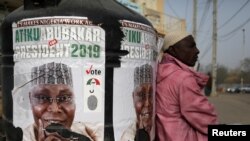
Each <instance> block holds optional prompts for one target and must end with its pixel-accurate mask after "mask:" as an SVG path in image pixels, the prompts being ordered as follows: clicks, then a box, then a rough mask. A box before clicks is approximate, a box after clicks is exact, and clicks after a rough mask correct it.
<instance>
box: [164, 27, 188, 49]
mask: <svg viewBox="0 0 250 141" xmlns="http://www.w3.org/2000/svg"><path fill="white" fill-rule="evenodd" d="M189 35H191V34H189V33H187V32H186V31H175V32H170V33H167V34H166V35H165V38H164V44H163V49H162V50H163V51H165V50H167V49H168V48H169V47H170V46H172V45H174V44H176V43H177V42H179V41H180V40H182V39H184V38H185V37H187V36H189Z"/></svg>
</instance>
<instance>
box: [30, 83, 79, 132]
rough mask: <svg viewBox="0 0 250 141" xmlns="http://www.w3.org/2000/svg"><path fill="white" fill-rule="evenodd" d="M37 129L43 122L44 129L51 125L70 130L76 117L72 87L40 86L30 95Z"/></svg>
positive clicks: (33, 89) (63, 85) (58, 85)
mask: <svg viewBox="0 0 250 141" xmlns="http://www.w3.org/2000/svg"><path fill="white" fill-rule="evenodd" d="M29 97H30V101H31V108H32V112H33V116H34V120H35V127H36V128H37V126H38V125H39V120H41V121H42V126H43V128H46V127H47V126H48V125H50V124H51V123H59V124H62V125H63V126H64V127H65V128H68V129H70V127H71V125H72V122H73V120H74V115H75V102H74V93H73V90H72V87H70V86H69V85H65V84H39V85H35V86H33V87H32V89H31V91H30V93H29Z"/></svg>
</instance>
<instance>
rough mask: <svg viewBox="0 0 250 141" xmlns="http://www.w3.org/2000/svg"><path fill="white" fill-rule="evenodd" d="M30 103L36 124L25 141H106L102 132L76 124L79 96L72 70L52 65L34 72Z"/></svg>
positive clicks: (24, 136) (25, 133)
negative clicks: (77, 95) (76, 97)
mask: <svg viewBox="0 0 250 141" xmlns="http://www.w3.org/2000/svg"><path fill="white" fill-rule="evenodd" d="M31 79H32V81H31V88H30V91H29V99H30V105H31V110H32V113H33V118H34V121H35V122H34V124H32V125H30V126H28V127H27V128H26V129H24V135H23V141H52V140H59V141H68V140H79V141H81V140H86V141H98V140H102V138H101V134H102V132H98V130H97V129H94V128H93V129H92V126H88V125H86V124H84V123H82V122H75V121H74V117H75V110H76V104H75V94H74V91H73V81H72V71H71V68H70V67H69V66H68V65H66V64H63V63H56V62H50V63H46V64H43V65H40V66H36V67H33V68H32V70H31Z"/></svg>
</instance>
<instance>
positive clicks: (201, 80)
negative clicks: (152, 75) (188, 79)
mask: <svg viewBox="0 0 250 141" xmlns="http://www.w3.org/2000/svg"><path fill="white" fill-rule="evenodd" d="M167 63H173V64H176V65H177V66H178V67H179V68H180V69H182V70H184V71H187V72H189V73H191V74H193V75H194V77H195V79H196V81H197V83H198V84H199V85H200V86H204V85H206V83H207V81H208V76H207V75H206V74H203V73H200V72H197V71H195V70H194V69H193V68H192V67H189V66H187V65H186V64H184V63H182V62H181V61H179V60H178V59H176V58H175V57H173V56H171V55H170V54H168V53H164V55H163V58H162V61H161V63H160V64H167Z"/></svg>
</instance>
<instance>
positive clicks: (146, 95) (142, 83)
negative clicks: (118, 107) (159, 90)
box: [121, 64, 153, 141]
mask: <svg viewBox="0 0 250 141" xmlns="http://www.w3.org/2000/svg"><path fill="white" fill-rule="evenodd" d="M132 96H133V103H134V109H135V113H136V121H135V122H134V124H133V125H131V126H129V128H130V129H127V130H126V131H125V132H124V133H123V135H122V137H121V141H150V140H151V139H150V138H151V137H150V134H151V130H152V126H153V68H152V66H151V65H149V64H144V65H141V66H139V67H136V68H135V70H134V91H133V94H132Z"/></svg>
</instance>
